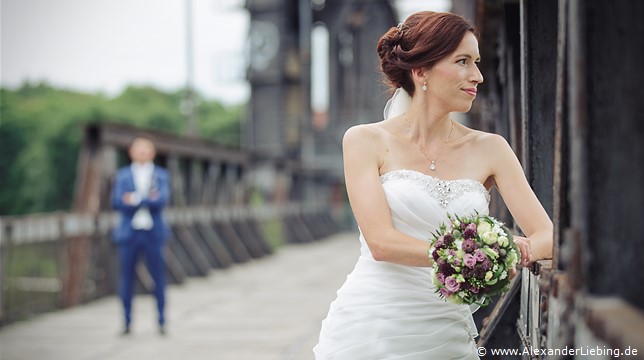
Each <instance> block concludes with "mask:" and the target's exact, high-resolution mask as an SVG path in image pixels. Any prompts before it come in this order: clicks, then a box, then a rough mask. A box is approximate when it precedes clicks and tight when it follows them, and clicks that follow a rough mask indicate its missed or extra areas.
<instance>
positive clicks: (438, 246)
mask: <svg viewBox="0 0 644 360" xmlns="http://www.w3.org/2000/svg"><path fill="white" fill-rule="evenodd" d="M434 247H435V248H436V249H442V248H444V247H445V238H444V237H443V236H441V237H439V238H438V239H436V241H435V242H434Z"/></svg>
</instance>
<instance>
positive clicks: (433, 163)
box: [403, 113, 454, 171]
mask: <svg viewBox="0 0 644 360" xmlns="http://www.w3.org/2000/svg"><path fill="white" fill-rule="evenodd" d="M403 117H404V118H405V122H406V123H407V128H409V132H411V139H412V140H414V142H415V143H416V145H418V149H420V152H421V153H423V155H425V158H426V159H427V160H429V162H430V164H429V170H431V171H436V161H437V160H438V158H439V157H441V154H443V150H444V149H445V145H447V143H448V142H449V140H450V139H451V138H452V132H453V131H454V121H453V120H452V119H450V124H452V127H451V128H450V130H449V135H447V140H445V142H444V143H443V146H441V149H440V150H439V151H438V155H436V157H435V158H434V159H432V158H430V157H429V155H427V153H426V152H425V149H423V146H422V145H421V144H420V142H419V141H418V140H419V138H416V134H415V133H414V129H412V128H411V125H410V124H409V119H407V113H405V114H404V115H403Z"/></svg>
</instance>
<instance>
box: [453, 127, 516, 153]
mask: <svg viewBox="0 0 644 360" xmlns="http://www.w3.org/2000/svg"><path fill="white" fill-rule="evenodd" d="M463 132H464V136H463V137H462V142H463V143H466V144H468V145H470V146H472V147H473V148H472V150H473V151H474V153H478V154H485V156H486V157H490V156H495V155H506V156H507V155H508V152H509V153H512V154H513V153H514V152H513V151H512V148H511V147H510V144H508V141H507V140H506V139H505V138H504V137H503V136H501V135H499V134H495V133H489V132H485V131H481V130H474V129H470V128H467V127H465V126H463Z"/></svg>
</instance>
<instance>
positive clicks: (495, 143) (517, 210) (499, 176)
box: [487, 135, 553, 264]
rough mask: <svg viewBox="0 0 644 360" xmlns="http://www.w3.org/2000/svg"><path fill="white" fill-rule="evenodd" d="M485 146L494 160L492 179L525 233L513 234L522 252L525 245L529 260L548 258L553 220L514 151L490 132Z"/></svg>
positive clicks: (550, 248) (499, 137)
mask: <svg viewBox="0 0 644 360" xmlns="http://www.w3.org/2000/svg"><path fill="white" fill-rule="evenodd" d="M487 146H489V147H490V148H489V151H488V152H487V154H489V155H490V156H489V157H488V158H489V159H493V160H492V161H493V163H492V164H491V165H490V166H491V168H492V173H493V176H494V182H495V183H496V186H497V188H498V190H499V193H500V194H501V197H503V201H504V202H505V204H506V206H507V207H508V209H509V210H510V213H511V214H512V217H513V218H514V220H515V221H516V222H517V224H518V225H519V227H520V228H521V230H522V231H523V233H524V234H525V235H526V237H525V238H523V237H518V236H517V237H515V238H516V239H517V243H518V244H519V247H520V248H522V253H523V254H525V250H526V247H527V248H528V251H527V252H528V253H529V254H530V255H529V261H530V262H533V261H537V260H542V259H551V258H552V248H553V225H552V221H551V220H550V218H549V217H548V214H547V213H546V211H545V209H544V208H543V206H542V205H541V203H540V202H539V199H538V198H537V196H536V195H535V194H534V191H532V188H531V187H530V184H529V183H528V180H527V179H526V177H525V174H524V173H523V168H522V167H521V164H520V163H519V160H518V159H517V157H516V155H515V154H514V151H512V148H511V147H510V145H509V144H508V143H507V141H505V139H504V138H503V137H501V136H499V135H491V136H490V138H489V142H488V144H487ZM524 264H525V263H524Z"/></svg>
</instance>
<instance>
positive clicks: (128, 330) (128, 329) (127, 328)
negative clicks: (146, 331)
mask: <svg viewBox="0 0 644 360" xmlns="http://www.w3.org/2000/svg"><path fill="white" fill-rule="evenodd" d="M121 335H122V336H126V335H130V327H129V326H126V327H125V329H123V332H122V333H121Z"/></svg>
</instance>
